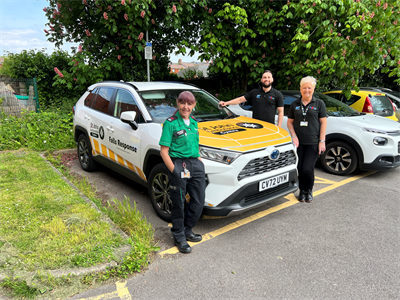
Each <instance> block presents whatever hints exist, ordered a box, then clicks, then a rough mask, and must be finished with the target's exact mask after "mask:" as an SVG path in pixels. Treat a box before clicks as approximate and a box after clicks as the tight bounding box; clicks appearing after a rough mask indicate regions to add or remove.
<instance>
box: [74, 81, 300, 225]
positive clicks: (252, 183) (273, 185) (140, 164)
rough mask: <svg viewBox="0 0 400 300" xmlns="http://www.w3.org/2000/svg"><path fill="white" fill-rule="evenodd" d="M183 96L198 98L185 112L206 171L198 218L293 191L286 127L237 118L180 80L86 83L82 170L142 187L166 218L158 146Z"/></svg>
mask: <svg viewBox="0 0 400 300" xmlns="http://www.w3.org/2000/svg"><path fill="white" fill-rule="evenodd" d="M182 91H191V92H192V93H193V94H194V96H195V97H196V101H197V105H196V107H195V109H193V112H192V115H193V117H194V118H196V120H197V121H198V127H199V134H200V154H201V156H202V158H203V162H204V165H205V171H206V199H205V206H204V210H203V214H204V215H208V216H215V217H225V216H228V215H233V214H236V213H239V212H242V211H245V210H248V209H251V208H254V207H256V206H259V205H261V204H264V203H266V202H268V201H270V200H273V199H276V198H278V197H282V196H285V195H287V194H289V193H292V192H294V191H296V189H297V182H298V180H297V171H296V164H297V156H296V151H295V148H294V145H293V143H292V141H291V138H290V136H289V134H288V132H287V131H286V130H283V129H282V128H278V127H277V126H275V125H273V124H269V123H266V122H262V121H258V120H254V119H251V118H247V117H239V116H236V115H235V114H234V113H232V112H231V111H230V110H229V109H228V108H222V107H219V105H218V100H217V99H216V98H214V97H213V96H212V95H210V94H209V93H207V92H206V91H204V90H201V89H199V88H197V87H194V86H191V85H187V84H182V83H171V82H129V83H128V82H126V83H125V82H100V83H97V84H94V85H91V86H90V87H89V88H88V90H87V91H86V92H85V93H84V94H83V95H82V97H81V98H80V99H79V100H78V102H77V103H76V106H75V107H74V134H75V141H76V143H77V148H78V157H79V162H80V164H81V167H82V169H84V170H85V171H92V170H93V169H94V168H95V165H96V163H101V164H104V165H106V166H107V167H109V168H111V169H113V170H116V171H117V172H119V173H121V174H123V175H125V176H126V177H128V178H130V179H132V180H134V181H137V182H139V183H141V184H143V185H145V186H147V187H148V192H149V196H150V200H151V203H152V205H153V207H154V209H155V210H156V212H157V214H158V215H159V216H160V217H161V218H162V219H164V220H166V221H169V220H170V207H171V201H170V199H169V194H168V189H169V184H168V176H167V168H166V166H165V165H164V163H163V161H162V159H161V156H160V147H159V144H158V142H159V139H160V137H161V132H162V123H163V122H164V121H165V120H166V119H167V118H168V117H170V116H171V115H172V114H173V113H174V112H175V111H176V99H177V97H178V95H179V94H180V93H181V92H182Z"/></svg>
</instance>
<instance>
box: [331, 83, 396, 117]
mask: <svg viewBox="0 0 400 300" xmlns="http://www.w3.org/2000/svg"><path fill="white" fill-rule="evenodd" d="M324 94H325V95H329V96H331V97H333V98H335V99H337V100H339V101H341V102H343V103H345V104H347V105H349V106H351V107H353V108H354V109H355V110H357V111H359V112H363V113H366V114H374V115H378V116H381V117H386V118H388V119H391V120H394V121H398V118H397V117H396V114H395V112H396V110H397V107H396V105H395V104H394V103H393V101H391V100H390V99H389V98H388V97H387V95H386V94H385V93H383V92H382V91H380V90H374V89H371V88H360V90H359V91H358V92H357V91H355V90H351V96H350V98H349V99H347V98H346V96H345V95H344V94H343V93H342V90H333V91H329V92H325V93H324Z"/></svg>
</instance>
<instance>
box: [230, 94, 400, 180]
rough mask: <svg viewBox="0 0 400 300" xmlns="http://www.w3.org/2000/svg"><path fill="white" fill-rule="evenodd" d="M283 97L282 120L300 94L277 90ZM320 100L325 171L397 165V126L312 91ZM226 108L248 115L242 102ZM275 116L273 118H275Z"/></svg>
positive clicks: (399, 138)
mask: <svg viewBox="0 0 400 300" xmlns="http://www.w3.org/2000/svg"><path fill="white" fill-rule="evenodd" d="M281 92H282V94H283V97H284V120H283V123H282V127H283V128H285V129H286V130H287V125H286V124H287V114H288V110H289V107H290V104H291V103H292V102H293V101H295V100H297V99H299V98H300V97H301V94H300V91H281ZM314 96H315V97H317V98H319V99H321V100H323V101H324V102H325V105H326V110H327V114H328V126H327V131H326V151H325V152H324V154H323V155H321V156H320V161H321V165H322V167H323V168H324V169H325V170H326V171H327V172H329V173H332V174H336V175H347V174H350V173H352V172H353V171H354V170H355V169H356V168H359V169H361V170H389V169H393V168H397V167H398V166H400V125H399V123H397V122H395V121H393V120H389V119H387V118H384V117H380V116H376V115H370V114H364V113H359V112H357V111H356V110H354V109H353V108H351V107H350V106H347V105H346V104H344V103H342V102H340V101H338V100H336V99H334V98H332V97H329V96H327V95H324V94H321V93H318V92H315V93H314ZM229 109H230V110H232V111H233V112H234V113H236V114H238V115H242V116H247V117H251V116H252V111H251V106H249V105H247V104H246V102H245V103H242V104H241V105H230V106H229ZM276 118H277V117H276Z"/></svg>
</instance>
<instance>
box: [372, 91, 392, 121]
mask: <svg viewBox="0 0 400 300" xmlns="http://www.w3.org/2000/svg"><path fill="white" fill-rule="evenodd" d="M369 100H370V101H371V104H372V109H373V110H374V114H377V115H381V114H382V115H384V116H386V115H387V113H393V106H392V102H390V100H389V98H388V97H386V96H371V95H370V96H369Z"/></svg>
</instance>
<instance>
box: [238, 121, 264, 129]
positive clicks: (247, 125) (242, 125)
mask: <svg viewBox="0 0 400 300" xmlns="http://www.w3.org/2000/svg"><path fill="white" fill-rule="evenodd" d="M236 125H237V126H239V127H244V128H252V129H260V128H263V126H262V125H261V124H257V123H247V122H246V123H237V124H236Z"/></svg>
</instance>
